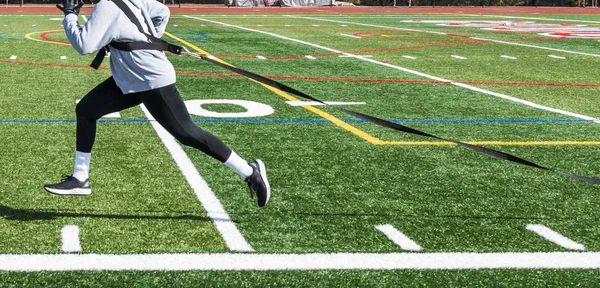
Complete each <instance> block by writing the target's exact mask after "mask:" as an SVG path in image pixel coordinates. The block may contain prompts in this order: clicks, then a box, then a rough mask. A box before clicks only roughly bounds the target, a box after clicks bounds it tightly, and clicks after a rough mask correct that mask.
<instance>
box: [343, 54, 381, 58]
mask: <svg viewBox="0 0 600 288" xmlns="http://www.w3.org/2000/svg"><path fill="white" fill-rule="evenodd" d="M355 56H360V57H365V58H372V57H373V55H344V54H342V55H340V56H338V57H342V58H355Z"/></svg>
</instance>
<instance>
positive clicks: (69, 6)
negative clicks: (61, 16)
mask: <svg viewBox="0 0 600 288" xmlns="http://www.w3.org/2000/svg"><path fill="white" fill-rule="evenodd" d="M75 1H77V2H78V4H77V6H75ZM82 6H83V0H63V6H60V4H56V7H57V8H58V9H60V11H63V12H64V13H65V16H67V15H68V14H71V13H74V14H75V15H79V10H80V9H81V7H82Z"/></svg>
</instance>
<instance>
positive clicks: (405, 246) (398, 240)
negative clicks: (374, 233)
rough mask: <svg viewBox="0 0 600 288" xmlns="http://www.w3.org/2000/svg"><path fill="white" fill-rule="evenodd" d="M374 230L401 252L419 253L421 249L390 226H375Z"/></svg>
mask: <svg viewBox="0 0 600 288" xmlns="http://www.w3.org/2000/svg"><path fill="white" fill-rule="evenodd" d="M375 229H377V230H379V231H380V232H381V233H383V234H384V235H385V236H387V237H388V238H389V239H390V240H392V242H394V244H396V245H398V246H400V248H402V250H408V251H421V250H422V249H423V248H421V246H419V244H417V242H415V241H413V240H411V239H410V238H408V236H406V235H404V233H402V232H400V231H398V230H397V229H396V228H394V226H392V225H390V224H386V225H378V226H375Z"/></svg>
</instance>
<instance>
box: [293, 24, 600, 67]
mask: <svg viewBox="0 0 600 288" xmlns="http://www.w3.org/2000/svg"><path fill="white" fill-rule="evenodd" d="M285 16H288V17H292V18H300V19H309V20H316V21H325V22H334V23H348V24H353V25H360V26H367V27H376V28H385V29H395V30H403V31H413V32H422V33H430V34H439V35H448V33H444V32H437V31H427V30H418V29H406V28H398V27H392V26H383V25H374V24H363V23H357V22H350V21H339V20H331V19H321V18H312V17H302V16H293V15H285ZM471 39H474V40H484V41H490V42H494V43H500V44H507V45H515V46H523V47H529V48H536V49H544V50H550V51H557V52H564V53H571V54H577V55H583V56H594V57H600V54H592V53H584V52H577V51H570V50H563V49H556V48H550V47H543V46H536V45H530V44H525V43H518V42H507V41H502V40H494V39H487V38H478V37H472V38H471Z"/></svg>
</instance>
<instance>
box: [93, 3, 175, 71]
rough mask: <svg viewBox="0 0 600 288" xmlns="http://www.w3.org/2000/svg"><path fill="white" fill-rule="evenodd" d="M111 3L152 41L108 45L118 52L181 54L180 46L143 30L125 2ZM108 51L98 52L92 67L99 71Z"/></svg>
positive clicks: (104, 49)
mask: <svg viewBox="0 0 600 288" xmlns="http://www.w3.org/2000/svg"><path fill="white" fill-rule="evenodd" d="M109 1H112V2H113V3H115V4H116V5H117V7H119V9H121V11H123V13H125V16H127V18H129V20H130V21H131V22H132V23H133V24H134V25H135V26H136V27H137V28H138V31H140V33H142V34H144V35H145V36H146V37H147V38H148V41H150V42H116V41H111V42H110V43H109V44H108V45H110V46H111V47H112V48H115V49H117V50H122V51H133V50H159V51H169V52H171V53H175V54H181V47H180V46H177V45H173V44H169V43H168V42H167V41H165V40H162V39H160V38H158V37H155V36H154V35H151V34H148V33H146V32H144V29H142V24H141V23H140V21H139V20H138V19H137V17H135V15H134V14H133V12H132V11H131V9H129V7H128V6H127V4H125V3H124V2H123V0H109ZM144 22H146V20H145V19H144ZM146 25H147V26H148V29H152V28H151V27H150V25H149V24H148V23H147V22H146ZM149 31H150V30H149ZM108 50H109V47H108V46H106V47H104V48H102V49H100V51H98V54H96V57H94V60H93V61H92V64H90V66H91V67H92V68H94V69H98V67H100V64H101V63H102V60H104V57H105V56H106V53H107V52H108Z"/></svg>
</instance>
